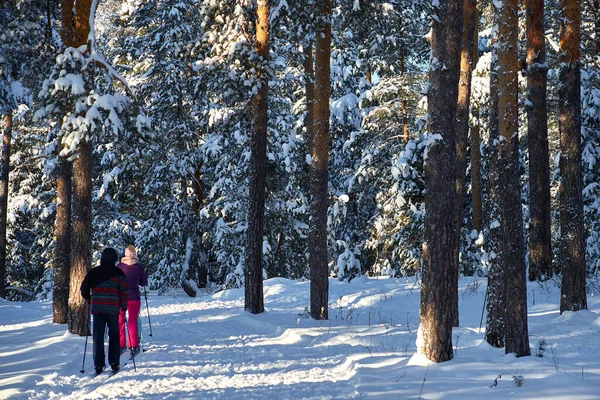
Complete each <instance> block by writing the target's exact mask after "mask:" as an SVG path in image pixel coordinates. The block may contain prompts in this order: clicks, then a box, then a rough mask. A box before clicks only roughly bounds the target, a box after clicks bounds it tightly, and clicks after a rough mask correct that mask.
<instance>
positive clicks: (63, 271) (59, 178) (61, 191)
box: [52, 156, 72, 324]
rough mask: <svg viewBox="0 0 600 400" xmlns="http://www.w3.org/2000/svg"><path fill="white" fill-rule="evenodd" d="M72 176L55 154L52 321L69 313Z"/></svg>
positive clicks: (63, 320)
mask: <svg viewBox="0 0 600 400" xmlns="http://www.w3.org/2000/svg"><path fill="white" fill-rule="evenodd" d="M71 180H72V164H71V162H70V161H68V160H67V159H66V158H65V157H61V156H59V157H58V166H57V168H56V219H55V222H54V235H55V236H56V247H55V249H54V288H53V293H52V315H53V319H52V320H53V322H54V323H57V324H66V323H67V322H68V314H69V281H70V279H69V276H70V273H71V271H70V270H71Z"/></svg>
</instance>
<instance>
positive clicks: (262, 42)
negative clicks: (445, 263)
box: [244, 0, 269, 314]
mask: <svg viewBox="0 0 600 400" xmlns="http://www.w3.org/2000/svg"><path fill="white" fill-rule="evenodd" d="M256 52H257V54H258V56H259V58H260V59H259V67H258V68H257V70H258V81H259V82H260V88H259V89H258V93H257V94H256V95H255V96H254V100H253V105H254V107H253V113H254V116H253V121H252V142H251V155H250V201H249V203H250V204H249V207H250V208H249V210H248V232H247V233H248V236H247V244H246V286H245V306H244V308H245V309H246V311H249V312H251V313H253V314H259V313H262V312H263V311H264V310H265V308H264V298H263V265H262V264H263V263H262V255H263V252H262V248H263V230H264V213H265V196H266V195H265V183H266V168H267V118H268V117H267V112H268V108H269V101H268V95H269V76H268V71H267V63H268V59H269V5H268V2H267V0H259V1H258V2H257V10H256Z"/></svg>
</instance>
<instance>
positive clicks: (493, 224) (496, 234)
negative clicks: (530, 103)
mask: <svg viewBox="0 0 600 400" xmlns="http://www.w3.org/2000/svg"><path fill="white" fill-rule="evenodd" d="M498 122H499V121H498V31H497V30H495V31H494V36H493V37H492V65H491V67H490V143H489V148H490V156H489V172H488V174H489V178H488V186H489V187H488V193H489V201H488V202H487V204H488V210H487V213H488V215H489V221H490V234H489V240H488V243H487V253H488V257H489V259H488V287H487V291H486V299H485V303H486V312H487V314H486V326H485V340H486V342H488V343H489V344H490V345H491V346H494V347H498V348H501V347H504V343H505V341H504V331H505V325H504V315H505V313H506V304H505V300H504V293H503V291H502V287H503V282H504V268H503V266H502V258H501V256H500V255H501V254H502V230H501V226H502V215H501V214H500V192H501V190H500V183H501V182H500V170H499V164H498V140H499V138H498V136H499V134H498V129H499V128H498Z"/></svg>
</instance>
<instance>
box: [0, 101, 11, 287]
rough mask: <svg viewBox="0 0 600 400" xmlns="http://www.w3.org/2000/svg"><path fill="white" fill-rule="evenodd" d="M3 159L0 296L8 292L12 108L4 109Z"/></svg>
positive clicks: (0, 168)
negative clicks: (7, 224)
mask: <svg viewBox="0 0 600 400" xmlns="http://www.w3.org/2000/svg"><path fill="white" fill-rule="evenodd" d="M3 111H4V112H3V114H4V116H3V117H4V123H3V125H4V126H3V129H2V160H1V161H0V297H2V298H3V297H4V296H5V294H6V293H5V292H6V283H5V279H6V244H7V243H6V220H7V217H8V173H9V171H10V142H11V139H12V110H11V109H10V108H8V107H7V108H6V110H3Z"/></svg>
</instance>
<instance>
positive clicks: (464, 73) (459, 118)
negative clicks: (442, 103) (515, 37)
mask: <svg viewBox="0 0 600 400" xmlns="http://www.w3.org/2000/svg"><path fill="white" fill-rule="evenodd" d="M475 14H476V8H475V0H464V1H463V24H462V40H461V51H460V78H459V82H458V103H457V110H456V161H457V162H456V206H455V208H454V212H455V216H454V218H455V220H456V249H455V256H454V257H455V258H456V261H455V263H456V269H455V270H454V271H453V275H454V276H453V277H452V281H453V282H454V283H453V285H452V288H451V289H452V326H458V325H459V319H458V275H459V271H458V270H459V261H458V260H459V256H460V237H461V230H462V218H463V196H464V188H465V174H466V172H467V145H468V142H469V109H470V100H471V75H472V72H473V41H474V36H475V28H474V25H475V24H476V23H477V21H476V20H475Z"/></svg>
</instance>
